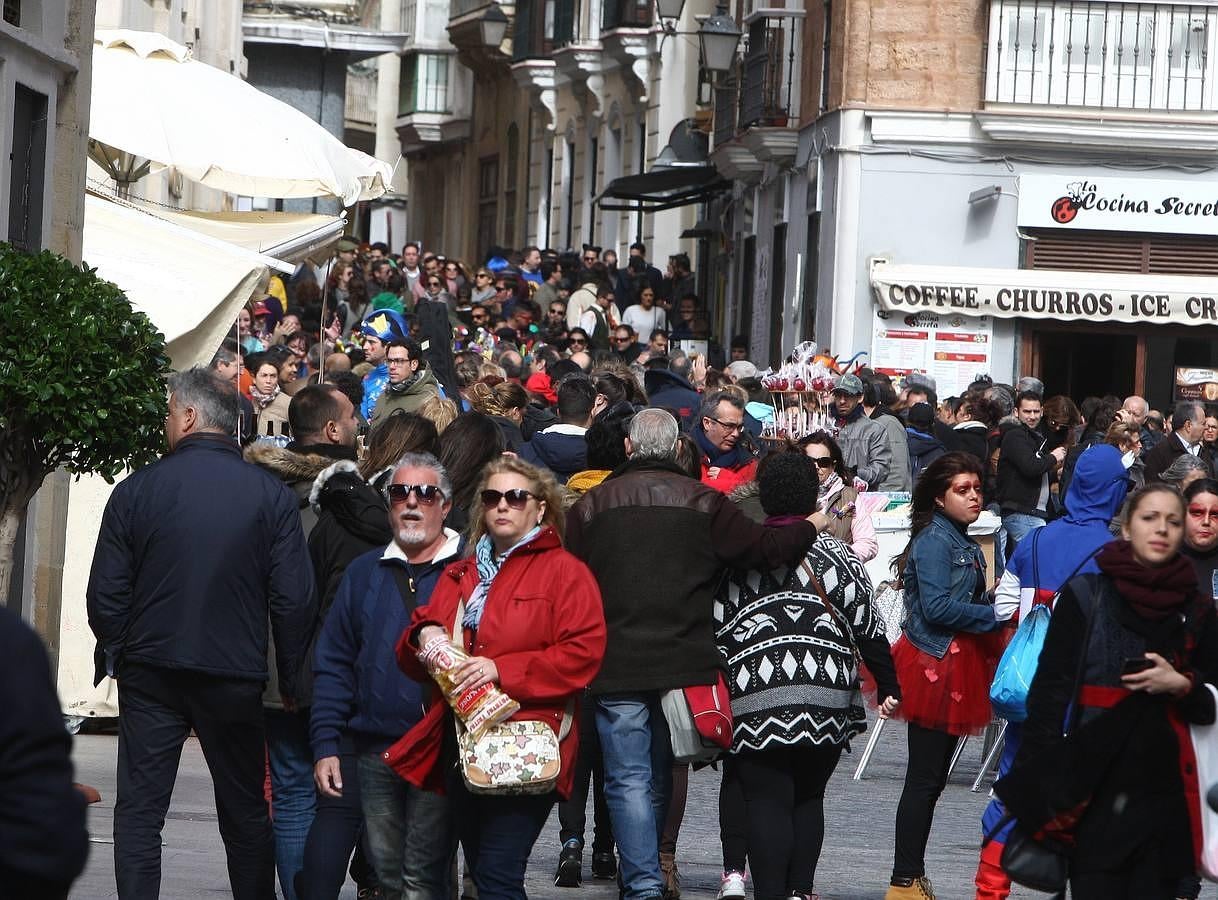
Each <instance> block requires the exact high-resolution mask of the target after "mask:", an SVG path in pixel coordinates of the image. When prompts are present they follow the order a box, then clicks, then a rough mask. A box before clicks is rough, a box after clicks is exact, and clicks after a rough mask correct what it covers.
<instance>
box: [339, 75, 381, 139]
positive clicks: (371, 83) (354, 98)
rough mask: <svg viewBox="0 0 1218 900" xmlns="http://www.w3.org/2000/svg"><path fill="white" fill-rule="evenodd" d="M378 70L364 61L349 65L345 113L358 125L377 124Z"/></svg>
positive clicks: (346, 116) (347, 118)
mask: <svg viewBox="0 0 1218 900" xmlns="http://www.w3.org/2000/svg"><path fill="white" fill-rule="evenodd" d="M376 85H377V71H376V68H375V67H369V66H367V65H366V64H364V63H355V64H354V65H350V66H348V67H347V106H346V110H345V111H344V113H343V115H344V117H345V118H346V120H347V121H348V122H351V123H354V124H357V125H367V126H375V125H376Z"/></svg>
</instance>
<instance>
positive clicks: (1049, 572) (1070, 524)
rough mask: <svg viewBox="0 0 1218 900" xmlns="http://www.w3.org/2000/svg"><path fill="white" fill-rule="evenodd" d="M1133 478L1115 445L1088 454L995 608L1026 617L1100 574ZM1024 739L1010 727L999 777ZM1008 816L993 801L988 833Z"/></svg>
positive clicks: (1021, 555) (1022, 549) (1010, 569)
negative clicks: (1071, 584) (1037, 601)
mask: <svg viewBox="0 0 1218 900" xmlns="http://www.w3.org/2000/svg"><path fill="white" fill-rule="evenodd" d="M1128 477H1129V474H1128V472H1126V470H1125V467H1124V466H1123V465H1122V464H1121V451H1120V450H1118V449H1117V448H1116V447H1113V446H1112V445H1111V444H1096V445H1094V446H1092V447H1088V448H1087V449H1086V450H1084V451H1083V453H1082V454H1081V455H1080V456H1079V458H1078V463H1077V465H1075V467H1074V477H1073V478H1072V479H1071V480H1070V487H1069V488H1068V489H1067V490H1066V509H1067V513H1066V515H1065V516H1063V517H1062V518H1060V519H1058V520H1057V521H1055V522H1050V523H1049V524H1048V525H1045V526H1044V527H1043V528H1038V529H1036V530H1035V531H1033V532H1032V534H1031V535H1029V537H1028V539H1027V540H1022V541H1020V542H1019V546H1017V547H1016V548H1015V553H1014V554H1013V555H1012V556H1011V559H1010V561H1009V562H1008V563H1007V568H1006V571H1005V572H1003V574H1002V581H1001V582H999V585H998V588H997V590H996V591H995V597H994V609H995V612H996V613H997V615H998V617H999V618H1000V619H1004V618H1010V617H1011V616H1012V615H1014V613H1015V610H1016V608H1017V604H1018V607H1019V608H1021V609H1022V611H1023V614H1024V615H1026V614H1027V611H1028V609H1029V608H1030V606H1031V603H1032V598H1033V596H1034V595H1035V594H1036V592H1037V590H1038V589H1039V591H1040V593H1041V595H1042V597H1044V598H1045V599H1048V596H1046V595H1049V596H1051V595H1052V594H1054V593H1056V592H1057V591H1058V590H1059V589H1060V588H1061V587H1062V585H1063V584H1064V582H1065V581H1066V579H1068V578H1070V577H1071V576H1072V574H1074V573H1075V572H1077V573H1078V574H1080V575H1081V574H1083V573H1086V572H1099V570H1100V569H1099V566H1097V565H1096V563H1095V553H1096V552H1097V551H1098V550H1099V549H1100V548H1101V547H1103V546H1104V545H1105V544H1108V543H1111V542H1112V540H1113V537H1112V532H1111V531H1109V530H1108V523H1109V522H1111V521H1112V519H1113V517H1114V516H1115V515H1116V514H1117V513H1118V512H1119V511H1120V509H1121V505H1122V504H1123V503H1124V502H1125V494H1126V493H1127V492H1128V490H1129V486H1128V485H1129V483H1128V481H1127V479H1128ZM1033 548H1035V549H1036V556H1035V559H1034V558H1033V556H1032V549H1033ZM1034 563H1035V564H1034ZM1080 564H1081V566H1080ZM1037 575H1039V576H1040V580H1039V581H1037V577H1036V576H1037ZM1021 737H1022V725H1021V723H1015V722H1011V723H1009V724H1008V725H1007V732H1006V744H1005V746H1004V747H1003V753H1002V760H1001V761H1000V763H999V766H998V775H999V777H1001V776H1003V775H1005V774H1006V773H1007V772H1009V771H1010V770H1011V767H1012V766H1013V765H1014V762H1015V755H1016V753H1018V751H1019V745H1020V744H1021V743H1022V741H1021ZM1004 812H1005V811H1004V809H1003V806H1002V803H1001V802H1000V801H999V800H997V799H994V800H991V801H990V803H989V805H988V806H987V807H986V808H985V813H984V814H983V815H982V818H981V823H982V834H983V835H984V834H989V833H991V832H993V831H994V829H996V828H997V827H998V824H999V823H1000V822H1001V821H1002V818H1003V815H1004ZM1009 833H1010V826H1006V827H1004V828H1002V829H1001V830H1000V832H999V833H998V834H997V835H996V836H995V837H996V839H997V840H998V841H999V842H1000V843H1002V842H1005V841H1006V837H1007V835H1008V834H1009Z"/></svg>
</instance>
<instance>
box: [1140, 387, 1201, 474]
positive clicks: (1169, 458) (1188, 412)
mask: <svg viewBox="0 0 1218 900" xmlns="http://www.w3.org/2000/svg"><path fill="white" fill-rule="evenodd" d="M1204 431H1205V407H1204V406H1202V405H1201V404H1200V403H1197V402H1196V401H1192V400H1186V401H1184V402H1183V403H1177V404H1176V408H1175V410H1173V411H1172V416H1171V434H1169V435H1168V436H1167V437H1165V438H1164V439H1163V440H1161V441H1159V443H1158V444H1156V445H1155V448H1154V449H1153V450H1151V451H1150V452H1148V453H1147V454H1146V456H1145V460H1146V483H1147V484H1150V483H1151V482H1152V481H1162V480H1163V478H1162V475H1163V470H1164V469H1166V468H1167V467H1168V466H1170V465H1171V464H1172V463H1173V462H1175V461H1176V459H1177V458H1178V457H1180V456H1183V455H1184V454H1185V453H1191V454H1193V455H1194V456H1197V455H1198V453H1199V450H1200V444H1201V437H1202V435H1203V433H1204Z"/></svg>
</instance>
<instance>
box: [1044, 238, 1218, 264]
mask: <svg viewBox="0 0 1218 900" xmlns="http://www.w3.org/2000/svg"><path fill="white" fill-rule="evenodd" d="M1031 236H1033V237H1034V238H1035V240H1030V241H1028V242H1027V245H1026V247H1027V249H1026V252H1025V256H1024V260H1025V266H1026V268H1029V269H1067V270H1074V271H1089V272H1139V273H1144V274H1159V275H1218V237H1211V236H1208V235H1202V236H1193V235H1175V234H1127V233H1124V232H1115V231H1049V232H1032V233H1031Z"/></svg>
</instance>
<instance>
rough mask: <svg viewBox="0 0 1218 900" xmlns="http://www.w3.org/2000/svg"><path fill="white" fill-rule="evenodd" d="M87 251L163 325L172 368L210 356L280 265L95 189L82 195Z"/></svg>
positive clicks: (101, 272) (87, 257)
mask: <svg viewBox="0 0 1218 900" xmlns="http://www.w3.org/2000/svg"><path fill="white" fill-rule="evenodd" d="M83 255H84V262H85V264H86V265H88V266H90V267H91V268H95V269H97V273H98V274H99V275H100V276H101V277H102V278H105V279H107V280H108V281H113V282H114V283H115V284H117V285H118V286H119V287H120V288H122V289H123V291H124V292H126V294H127V299H128V300H130V301H131V305H132V307H133V308H135V309H138V310H140V311H141V312H143V313H145V314H147V316H148V317H149V318H150V319H151V320H152V322H153V324H154V325H156V327H157V328H159V329H160V330H161V332H162V333H163V334H164V335H165V339H166V341H167V342H168V351H169V357H170V360H171V361H172V363H173V367H174V368H175V369H184V368H189V367H190V366H192V365H195V364H196V363H202V364H207V363H208V362H210V361H211V357H212V355H213V354H214V353H215V351H216V348H217V347H218V346H220V342H221V341H222V340H223V339H224V337H225V335H226V334H228V333H229V332H230V331H231V330H232V326H233V321H234V320H235V319H236V318H237V310H238V309H239V308H240V307H241V304H243V303H245V302H246V301H247V300H249V298H250V295H251V294H253V292H254V291H255V290H256V289H257V288H258V287H259V286H260V285H261V284H262V283H263V282H264V280H265V279H266V277H267V273H268V268H269V266H271V265H273V264H274V263H275V262H276V261H275V260H273V259H271V258H269V257H267V256H263V255H260V254H257V253H253V252H251V251H249V250H246V249H245V248H243V247H237V246H235V245H233V244H229V243H225V242H224V241H220V240H217V239H216V238H214V237H209V236H208V235H205V234H200V233H199V232H197V231H192V230H191V229H188V228H183V227H182V226H180V225H175V224H173V223H171V222H167V221H165V220H163V219H158V218H155V217H153V216H151V215H149V214H147V213H144V212H141V211H139V210H137V209H133V208H131V207H129V206H122V205H120V204H118V203H112V202H111V201H109V200H106V199H104V198H102V197H99V196H96V195H94V194H89V195H87V196H86V197H85V228H84V254H83Z"/></svg>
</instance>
